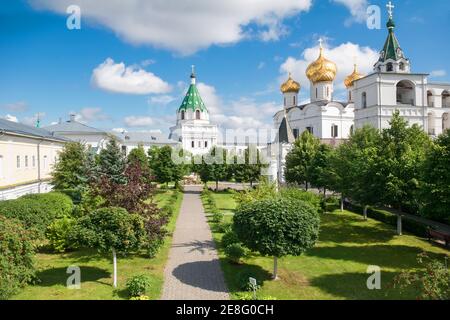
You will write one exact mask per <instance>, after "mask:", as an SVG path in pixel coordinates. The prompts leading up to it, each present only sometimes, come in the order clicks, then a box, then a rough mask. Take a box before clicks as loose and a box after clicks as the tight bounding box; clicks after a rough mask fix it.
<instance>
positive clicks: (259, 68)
mask: <svg viewBox="0 0 450 320" xmlns="http://www.w3.org/2000/svg"><path fill="white" fill-rule="evenodd" d="M265 66H266V63H265V62H264V61H261V62H260V63H259V64H258V67H257V69H258V70H261V69H264V67H265Z"/></svg>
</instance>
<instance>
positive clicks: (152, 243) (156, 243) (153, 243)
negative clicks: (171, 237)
mask: <svg viewBox="0 0 450 320" xmlns="http://www.w3.org/2000/svg"><path fill="white" fill-rule="evenodd" d="M163 244H164V238H156V239H152V240H149V241H147V243H146V244H145V249H146V250H147V254H148V257H149V258H154V257H155V256H156V254H157V253H158V251H159V249H160V248H161V246H162V245H163Z"/></svg>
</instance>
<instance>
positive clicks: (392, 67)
mask: <svg viewBox="0 0 450 320" xmlns="http://www.w3.org/2000/svg"><path fill="white" fill-rule="evenodd" d="M386 71H387V72H392V71H394V65H393V64H392V62H389V63H388V64H387V65H386Z"/></svg>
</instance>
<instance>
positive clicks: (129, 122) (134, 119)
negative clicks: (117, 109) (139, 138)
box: [124, 116, 155, 128]
mask: <svg viewBox="0 0 450 320" xmlns="http://www.w3.org/2000/svg"><path fill="white" fill-rule="evenodd" d="M124 123H125V124H126V126H127V127H133V128H135V127H148V126H152V125H154V124H155V121H154V120H153V118H151V117H147V116H128V117H126V118H125V119H124Z"/></svg>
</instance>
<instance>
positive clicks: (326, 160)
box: [310, 144, 334, 195]
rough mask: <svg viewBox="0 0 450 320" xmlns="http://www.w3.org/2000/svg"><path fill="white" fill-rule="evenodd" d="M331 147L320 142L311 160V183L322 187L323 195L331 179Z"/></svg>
mask: <svg viewBox="0 0 450 320" xmlns="http://www.w3.org/2000/svg"><path fill="white" fill-rule="evenodd" d="M333 151H334V150H333V149H332V147H331V146H329V145H328V144H320V145H319V147H318V148H317V151H316V153H315V154H314V157H313V158H312V161H311V174H310V180H311V185H313V186H315V187H316V188H322V189H323V192H324V195H325V194H326V190H327V189H330V188H331V186H332V181H331V176H332V174H331V171H332V167H331V157H332V156H333Z"/></svg>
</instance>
